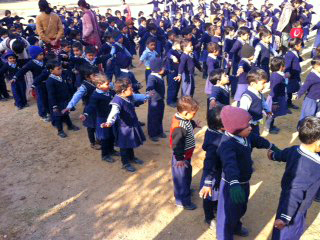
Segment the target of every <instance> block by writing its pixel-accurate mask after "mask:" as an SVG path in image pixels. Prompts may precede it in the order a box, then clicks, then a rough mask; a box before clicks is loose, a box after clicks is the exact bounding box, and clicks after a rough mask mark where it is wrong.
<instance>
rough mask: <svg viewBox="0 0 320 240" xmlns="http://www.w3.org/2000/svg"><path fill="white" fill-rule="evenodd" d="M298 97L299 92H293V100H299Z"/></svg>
mask: <svg viewBox="0 0 320 240" xmlns="http://www.w3.org/2000/svg"><path fill="white" fill-rule="evenodd" d="M297 99H298V94H297V93H294V94H292V100H294V101H295V100H297Z"/></svg>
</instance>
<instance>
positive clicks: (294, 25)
mask: <svg viewBox="0 0 320 240" xmlns="http://www.w3.org/2000/svg"><path fill="white" fill-rule="evenodd" d="M292 25H293V27H295V28H296V27H298V26H302V22H301V21H300V20H299V21H296V22H294V23H293V24H292Z"/></svg>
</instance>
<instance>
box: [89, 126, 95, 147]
mask: <svg viewBox="0 0 320 240" xmlns="http://www.w3.org/2000/svg"><path fill="white" fill-rule="evenodd" d="M95 132H96V129H95V128H87V133H88V138H89V141H90V143H91V144H95V143H96V137H95Z"/></svg>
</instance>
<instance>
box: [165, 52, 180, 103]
mask: <svg viewBox="0 0 320 240" xmlns="http://www.w3.org/2000/svg"><path fill="white" fill-rule="evenodd" d="M181 54H182V51H180V50H175V49H172V48H171V49H170V50H169V51H168V53H167V71H168V74H167V79H168V88H167V104H168V105H171V104H175V103H176V102H177V99H178V93H179V90H180V85H181V81H175V80H174V78H175V77H176V76H177V75H178V70H179V63H180V57H181ZM172 56H174V57H176V58H177V59H178V62H177V63H174V62H173V60H172Z"/></svg>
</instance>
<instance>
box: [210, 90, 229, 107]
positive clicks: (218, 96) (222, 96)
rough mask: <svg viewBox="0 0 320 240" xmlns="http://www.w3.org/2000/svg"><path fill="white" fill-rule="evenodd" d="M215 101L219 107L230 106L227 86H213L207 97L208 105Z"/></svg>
mask: <svg viewBox="0 0 320 240" xmlns="http://www.w3.org/2000/svg"><path fill="white" fill-rule="evenodd" d="M212 100H215V101H216V103H217V104H218V105H219V106H226V105H230V90H229V86H213V87H212V90H211V94H210V96H209V103H210V102H211V101H212Z"/></svg>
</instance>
